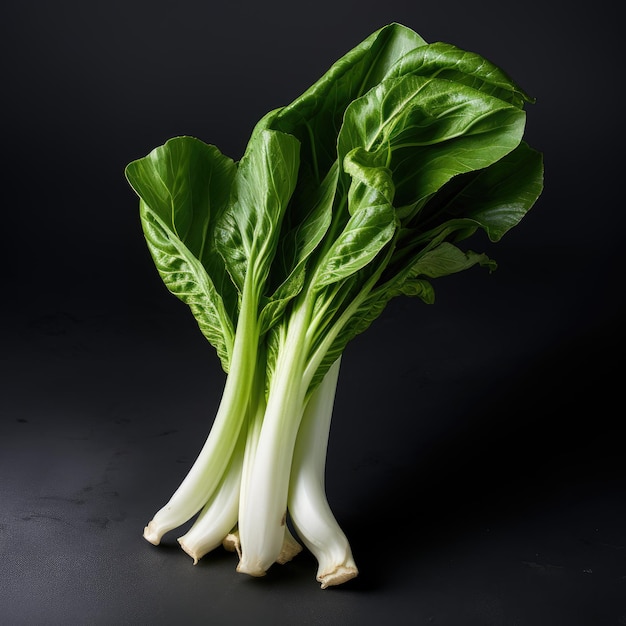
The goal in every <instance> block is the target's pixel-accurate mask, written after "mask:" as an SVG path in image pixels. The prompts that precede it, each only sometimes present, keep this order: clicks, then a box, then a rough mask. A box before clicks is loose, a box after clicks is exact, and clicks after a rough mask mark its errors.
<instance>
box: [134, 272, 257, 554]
mask: <svg viewBox="0 0 626 626" xmlns="http://www.w3.org/2000/svg"><path fill="white" fill-rule="evenodd" d="M244 290H245V291H244V294H243V297H242V306H241V311H240V314H239V321H238V324H237V333H236V335H235V343H234V345H233V353H232V357H231V363H230V372H229V374H228V376H227V377H226V384H225V385H224V393H223V395H222V399H221V402H220V405H219V408H218V410H217V414H216V416H215V420H214V422H213V425H212V427H211V431H210V432H209V436H208V437H207V440H206V442H205V444H204V446H203V447H202V450H201V451H200V454H199V455H198V458H197V459H196V461H195V462H194V464H193V465H192V467H191V469H190V470H189V472H188V473H187V475H186V476H185V478H184V480H183V481H182V483H181V484H180V486H179V487H178V489H177V490H176V491H175V492H174V494H173V495H172V497H171V498H170V500H169V502H168V503H167V504H166V505H165V506H164V507H163V508H161V509H160V510H159V511H157V513H156V515H155V516H154V518H153V519H152V520H151V521H150V523H149V524H148V525H147V526H146V527H145V529H144V533H143V536H144V538H145V539H146V540H147V541H149V542H150V543H152V544H154V545H158V544H159V543H160V542H161V538H162V537H163V535H164V534H165V533H166V532H168V531H170V530H172V529H174V528H178V527H179V526H181V525H182V524H184V523H186V522H187V521H189V520H190V519H191V518H192V517H193V516H194V515H195V514H196V513H197V512H198V511H200V509H202V507H204V506H205V504H206V503H207V502H208V501H209V499H210V498H211V497H212V495H213V493H214V491H215V490H216V489H217V487H218V486H219V483H220V481H221V480H222V477H223V476H224V473H225V471H226V468H227V466H228V464H229V462H230V460H231V456H232V454H233V451H234V449H235V446H236V445H237V441H238V439H239V436H240V432H241V428H242V426H243V424H244V420H245V416H246V412H247V410H248V404H249V399H250V392H251V390H252V386H253V380H254V374H255V368H256V360H257V353H256V351H257V348H258V343H259V336H258V327H257V319H256V312H257V296H256V295H255V294H254V291H253V285H252V284H251V282H250V281H246V284H245V285H244Z"/></svg>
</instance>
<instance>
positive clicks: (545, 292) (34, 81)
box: [0, 0, 626, 626]
mask: <svg viewBox="0 0 626 626" xmlns="http://www.w3.org/2000/svg"><path fill="white" fill-rule="evenodd" d="M3 6H4V9H3V14H4V16H3V19H2V20H0V31H1V32H0V46H2V64H3V79H2V80H3V94H4V95H3V100H4V108H5V113H4V118H3V119H4V122H5V123H4V129H3V140H4V146H3V147H4V150H3V151H2V158H3V168H2V171H3V178H4V185H3V188H4V189H3V191H4V194H3V220H2V226H1V229H2V230H1V231H0V232H1V233H2V236H3V237H2V239H3V252H4V254H3V262H4V263H3V265H4V268H3V269H4V271H3V281H2V286H3V300H2V302H3V304H2V308H1V312H0V316H1V321H2V326H1V330H0V341H1V344H0V368H1V369H0V503H1V506H0V624H2V625H3V626H4V625H5V624H6V625H9V626H12V625H18V624H25V625H30V624H33V625H39V624H46V625H47V624H52V625H56V624H64V625H65V624H94V625H95V624H98V625H100V624H102V625H108V624H150V625H156V624H164V625H165V624H173V623H185V624H204V623H213V624H247V623H261V624H264V623H270V622H271V623H275V624H295V623H298V624H303V625H313V624H315V625H317V624H350V625H352V624H354V625H361V624H379V623H397V624H418V625H422V624H423V625H430V624H437V625H445V626H474V625H476V626H561V625H563V626H620V625H622V626H623V625H624V624H626V462H625V458H624V443H623V442H624V439H623V436H622V434H621V423H622V421H623V416H622V413H623V410H622V409H621V403H622V396H623V369H624V368H623V354H624V330H623V319H624V296H623V288H624V280H623V269H624V262H623V253H622V250H623V244H622V227H623V225H624V217H623V207H622V204H623V203H622V202H621V201H620V200H619V196H618V193H619V191H620V188H621V186H622V185H621V179H622V176H621V172H620V170H621V161H620V159H619V158H617V157H615V156H613V155H614V147H617V148H619V147H620V145H621V139H622V137H623V130H622V128H621V126H620V120H621V118H622V114H621V102H620V100H619V98H618V95H617V93H618V92H617V87H616V86H617V83H618V82H619V80H620V77H621V73H622V70H621V66H620V63H621V62H620V60H619V59H620V56H619V55H618V42H619V38H618V23H619V22H618V20H617V19H616V16H615V15H613V14H612V13H611V11H610V10H609V9H608V8H605V7H602V5H601V4H598V3H596V4H595V5H593V6H591V5H590V6H589V7H588V8H582V7H581V8H573V7H572V6H570V5H567V4H565V3H564V4H563V7H562V10H559V8H558V7H559V5H558V4H557V5H550V6H552V7H553V13H551V12H547V11H546V4H545V3H540V2H530V3H525V4H515V5H511V6H510V7H509V5H507V4H506V3H505V4H502V3H495V2H493V3H489V2H488V3H483V4H480V5H474V4H471V3H470V4H468V3H462V2H451V3H445V4H440V5H437V6H432V3H431V4H429V5H428V6H423V5H421V4H419V3H415V2H400V1H398V0H391V1H389V2H385V3H383V4H379V3H373V2H344V3H341V2H333V3H318V4H316V5H315V7H313V6H308V5H307V7H306V8H305V9H298V10H297V11H296V10H295V8H294V5H291V4H288V3H284V4H279V3H274V4H265V5H263V6H260V5H256V4H253V3H244V4H241V3H237V4H233V5H232V8H225V7H223V6H220V7H213V6H210V5H209V4H208V3H201V2H177V3H173V4H171V5H169V4H168V5H159V4H155V3H148V2H127V3H123V4H122V3H119V2H112V3H107V4H104V3H102V4H100V3H98V4H81V3H78V2H56V3H43V2H33V3H19V4H18V3H15V2H9V3H5V5H3ZM302 11H304V13H303V12H302ZM390 21H399V22H402V23H404V24H406V25H407V26H410V27H412V28H414V29H415V30H417V31H418V32H420V34H422V35H423V36H424V37H425V38H426V39H427V40H430V41H436V40H443V41H448V42H450V43H455V44H456V45H459V46H461V47H465V48H466V49H470V50H474V51H476V52H480V53H481V54H484V55H485V56H487V57H488V58H490V59H491V60H493V61H495V62H496V63H498V64H499V65H501V66H502V67H503V68H505V69H506V70H507V71H508V72H509V73H510V74H511V75H513V76H514V77H515V78H516V79H517V80H518V81H519V82H520V83H521V84H522V85H523V86H524V87H525V88H526V89H527V90H528V91H529V92H530V93H531V94H532V95H534V96H536V98H537V104H536V105H534V106H533V107H531V108H530V109H529V119H528V130H527V140H528V142H529V143H530V144H531V145H532V146H533V147H535V148H537V149H539V150H542V151H543V152H544V154H545V160H546V188H545V191H544V194H543V196H542V198H541V199H540V201H539V202H538V204H537V205H536V207H535V208H533V210H532V211H531V213H530V214H529V215H528V216H527V217H526V218H525V220H524V222H522V224H521V225H520V226H519V227H517V228H516V229H515V230H514V231H512V232H511V233H509V234H508V235H507V237H505V238H504V239H503V240H502V242H501V243H499V244H498V245H497V247H494V248H493V249H491V248H489V252H490V253H491V254H492V256H494V257H495V258H496V260H497V261H498V263H499V269H498V270H497V271H496V272H495V273H494V274H492V275H489V274H487V273H486V272H482V271H480V270H477V271H470V272H466V273H464V274H461V275H458V276H455V277H449V278H447V279H442V281H441V283H440V284H438V285H437V286H436V288H437V302H436V304H435V305H434V306H429V307H428V306H426V305H423V304H420V303H418V302H417V301H396V302H394V303H392V305H391V306H390V307H389V309H388V310H387V311H386V312H385V314H384V315H383V317H382V318H381V319H380V320H378V322H377V323H376V324H375V325H374V326H373V327H372V328H371V329H369V330H368V331H367V333H365V334H364V335H362V336H360V337H358V338H357V339H356V340H354V342H353V343H352V344H351V345H350V346H349V348H348V350H347V351H346V354H345V357H344V360H343V363H342V371H341V377H340V386H339V392H338V396H337V403H336V407H335V416H334V421H333V429H332V434H331V443H330V447H329V457H328V478H327V488H328V495H329V499H330V502H331V504H332V506H333V509H334V511H335V514H336V516H337V518H338V519H339V520H340V522H341V524H342V526H343V527H344V529H345V531H346V533H347V534H348V536H349V538H350V539H351V543H352V547H353V551H354V554H355V558H356V560H357V564H358V565H359V568H360V575H359V577H358V578H356V579H355V580H353V581H351V582H349V583H347V584H346V585H344V586H342V587H340V588H337V589H329V590H324V591H322V590H320V589H319V586H318V584H317V583H316V582H315V570H316V563H315V561H314V559H313V558H312V557H311V556H310V555H308V554H306V553H303V554H301V555H299V556H298V557H297V559H296V560H294V561H293V562H292V563H290V564H288V565H285V566H282V567H281V566H274V567H273V568H271V569H270V571H269V573H268V575H267V576H266V577H265V578H263V579H251V578H248V577H246V576H243V575H241V574H237V573H236V572H235V565H236V559H235V557H234V556H233V555H232V554H229V553H226V552H223V551H221V550H218V551H216V552H214V553H212V554H211V555H209V556H207V557H205V559H203V560H202V561H200V563H199V564H198V565H197V566H195V567H194V566H193V565H192V562H191V560H190V559H189V557H187V556H186V555H185V554H183V553H182V551H181V550H180V549H179V548H178V547H177V544H176V541H175V536H176V535H177V533H172V535H174V536H173V537H172V536H170V535H168V536H167V539H166V540H165V541H164V544H163V545H162V546H160V547H158V548H157V547H154V546H151V545H149V544H148V543H146V542H145V541H144V540H143V539H142V538H141V531H142V529H143V526H144V525H145V523H146V522H147V521H148V520H149V519H150V518H151V516H152V515H153V514H154V512H155V511H156V510H157V509H158V508H159V507H160V506H162V505H163V504H164V503H165V501H166V500H167V498H168V497H169V495H171V492H172V491H173V490H174V489H175V487H176V486H177V485H178V483H179V481H180V480H181V479H182V477H183V476H184V474H185V472H186V470H187V468H188V467H189V466H190V464H191V463H192V462H193V460H194V458H195V455H196V453H197V451H198V450H199V448H200V446H201V444H202V442H203V441H204V438H205V437H206V435H207V433H208V429H209V427H210V422H211V419H212V416H213V413H214V409H215V407H216V404H217V402H218V401H219V398H220V395H221V391H222V385H223V375H222V373H221V371H220V369H219V364H218V363H217V359H216V357H215V355H214V353H213V351H212V349H211V347H210V346H209V345H208V344H207V343H206V342H205V341H204V340H203V339H202V337H201V336H200V334H199V332H198V330H197V328H196V326H195V323H194V321H193V320H192V319H191V318H190V315H189V313H188V312H187V310H186V309H185V307H184V305H182V304H180V303H179V302H178V301H176V300H175V299H174V298H173V297H172V296H170V295H169V294H168V293H167V292H166V290H165V288H164V287H163V286H162V284H161V283H160V279H159V277H158V276H157V274H156V271H155V270H154V268H153V266H152V262H151V260H150V258H149V256H148V253H147V250H146V247H145V243H144V241H143V239H142V236H141V231H140V227H139V221H138V215H137V203H136V199H135V197H134V195H133V194H132V192H131V191H130V189H129V187H128V185H127V184H126V182H125V181H124V178H123V168H124V166H125V165H126V163H127V162H128V161H130V160H132V159H134V158H137V157H139V156H143V155H144V154H146V153H147V152H148V151H149V150H150V149H152V148H153V147H155V146H156V145H159V144H160V143H162V142H163V141H165V140H166V139H167V138H169V137H171V136H173V135H177V134H191V135H195V136H198V137H200V138H202V139H203V140H205V141H207V142H209V143H215V144H216V145H218V147H220V149H221V150H222V151H223V152H225V153H226V154H229V155H230V156H233V157H237V156H239V155H240V153H241V151H242V149H243V146H244V145H245V142H246V141H247V138H248V135H249V132H250V130H251V128H252V126H253V124H254V123H255V122H256V121H257V119H258V118H259V117H261V116H262V115H263V114H264V113H265V112H266V111H268V110H270V109H272V108H274V107H276V106H279V105H280V104H284V103H286V102H288V101H289V100H291V99H292V98H294V97H295V96H297V95H298V94H299V93H300V92H301V91H302V90H303V89H304V88H306V87H307V86H308V85H309V84H310V83H312V82H313V81H314V80H315V79H317V78H318V76H319V75H321V73H323V71H325V69H326V68H327V67H328V66H329V65H330V64H331V63H332V62H333V61H334V60H335V59H337V58H338V57H339V56H341V55H342V54H343V53H345V52H346V51H347V50H348V49H349V48H351V47H352V46H353V45H356V44H357V43H358V42H359V41H361V40H362V39H363V38H364V37H365V36H367V35H368V34H369V33H370V32H372V31H373V30H375V29H376V28H378V27H379V26H382V25H383V24H385V23H388V22H390Z"/></svg>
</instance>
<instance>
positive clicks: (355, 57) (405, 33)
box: [272, 23, 426, 181]
mask: <svg viewBox="0 0 626 626" xmlns="http://www.w3.org/2000/svg"><path fill="white" fill-rule="evenodd" d="M423 45H426V42H425V41H424V40H423V39H422V38H421V37H420V36H419V35H418V34H417V33H416V32H414V31H413V30H411V29H409V28H407V27H405V26H402V25H400V24H397V23H392V24H389V25H387V26H385V27H383V28H381V29H379V30H377V31H376V32H374V33H372V34H371V35H370V36H369V37H367V38H366V39H365V40H364V41H362V42H361V43H360V44H358V45H357V46H356V47H354V48H353V49H352V50H350V51H349V52H348V53H347V54H345V55H344V56H343V57H341V58H340V59H338V60H337V61H336V62H335V63H333V65H332V66H331V67H330V69H329V70H328V71H327V72H326V73H325V74H324V75H323V76H322V77H321V78H320V79H319V80H318V81H316V82H315V83H314V84H313V85H312V86H311V87H309V89H307V90H306V91H305V92H304V93H303V94H302V95H301V96H300V97H298V98H296V99H295V100H294V101H293V102H292V103H291V104H289V105H288V106H286V107H284V108H283V109H282V110H281V111H280V112H279V113H278V115H277V116H276V117H275V119H274V121H273V122H272V128H276V129H277V130H281V131H283V132H287V133H290V134H293V135H295V136H296V137H297V138H298V139H299V140H300V142H301V143H302V152H301V158H302V161H303V163H304V164H306V167H307V168H309V169H310V172H311V175H312V176H313V177H314V178H315V179H316V180H317V181H320V180H322V179H323V178H324V176H325V174H326V172H327V171H328V170H329V169H330V167H331V166H332V164H333V163H334V162H335V160H336V158H337V135H338V133H339V129H340V127H341V124H342V120H343V116H344V112H345V110H346V108H347V107H348V106H349V105H350V103H351V102H352V101H353V100H355V99H356V98H358V97H360V96H362V95H363V94H364V93H366V92H367V91H368V90H369V89H371V88H372V87H374V86H375V85H377V84H378V83H379V82H380V81H381V80H382V78H383V77H384V76H385V74H386V73H387V72H388V71H389V70H390V68H391V67H392V66H393V65H394V63H396V61H397V60H398V59H400V58H402V57H403V56H404V55H405V54H406V53H407V52H408V51H409V50H413V49H414V48H416V47H419V46H423Z"/></svg>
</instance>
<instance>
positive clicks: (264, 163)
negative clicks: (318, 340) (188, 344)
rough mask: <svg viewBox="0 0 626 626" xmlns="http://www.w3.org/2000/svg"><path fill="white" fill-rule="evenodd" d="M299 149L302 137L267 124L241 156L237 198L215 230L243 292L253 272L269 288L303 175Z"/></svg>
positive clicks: (258, 282) (256, 281)
mask: <svg viewBox="0 0 626 626" xmlns="http://www.w3.org/2000/svg"><path fill="white" fill-rule="evenodd" d="M298 152H299V142H298V140H297V139H295V138H294V137H292V136H291V135H287V134H285V133H280V132H277V131H274V130H268V129H263V130H260V131H258V132H257V133H254V134H253V136H252V139H251V141H250V143H249V144H248V147H247V149H246V152H245V154H244V156H243V158H242V159H241V161H240V162H239V167H238V169H237V174H236V176H235V180H234V186H233V196H232V198H231V204H230V206H229V208H228V209H227V210H226V211H225V212H224V213H223V214H222V216H221V219H220V220H219V222H218V224H217V225H216V229H215V232H216V243H217V248H218V250H219V251H220V253H221V255H222V256H223V258H224V261H225V263H226V267H227V268H228V271H229V273H230V276H231V278H232V280H233V282H234V283H235V285H237V288H238V290H239V292H240V293H242V292H243V285H244V282H245V280H246V276H247V275H248V273H250V274H251V275H250V280H252V281H253V284H254V285H256V286H258V288H259V289H260V290H263V289H264V288H265V281H266V279H267V277H268V275H269V272H270V265H271V263H272V260H273V258H274V254H275V251H276V247H277V245H278V238H279V234H280V230H281V224H282V219H283V216H284V213H285V209H286V207H287V204H288V202H289V199H290V197H291V194H292V193H293V190H294V188H295V184H296V180H297V174H298V166H299V158H298ZM260 295H261V293H259V296H260Z"/></svg>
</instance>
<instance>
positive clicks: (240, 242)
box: [125, 23, 543, 588]
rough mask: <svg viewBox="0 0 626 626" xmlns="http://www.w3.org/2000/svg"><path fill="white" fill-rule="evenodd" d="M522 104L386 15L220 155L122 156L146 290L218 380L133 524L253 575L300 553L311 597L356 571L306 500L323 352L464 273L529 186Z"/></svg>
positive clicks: (331, 382) (201, 151) (200, 150)
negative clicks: (474, 241) (206, 355)
mask: <svg viewBox="0 0 626 626" xmlns="http://www.w3.org/2000/svg"><path fill="white" fill-rule="evenodd" d="M532 102H533V99H532V98H531V97H530V96H529V95H528V94H527V93H526V92H525V91H524V90H523V89H521V87H519V86H518V85H517V84H516V83H515V82H514V81H513V80H512V79H511V78H510V77H509V76H508V75H507V74H505V73H504V72H503V71H502V70H501V69H499V68H498V67H497V66H495V65H493V64H492V63H491V62H489V61H487V60H486V59H484V58H483V57H481V56H479V55H477V54H474V53H471V52H467V51H464V50H461V49H459V48H456V47H455V46H453V45H450V44H445V43H432V44H429V43H427V42H426V41H424V40H423V39H422V38H421V37H420V36H419V35H418V34H417V33H415V32H414V31H412V30H411V29H409V28H406V27H404V26H402V25H400V24H397V23H393V24H389V25H387V26H385V27H383V28H381V29H379V30H377V31H376V32H374V33H373V34H372V35H370V36H369V37H368V38H367V39H365V40H364V41H363V42H362V43H360V44H359V45H357V46H356V47H355V48H353V49H352V50H350V51H349V52H348V53H347V54H346V55H345V56H343V57H342V58H340V59H339V60H338V61H337V62H336V63H335V64H333V65H332V66H331V67H330V69H329V70H328V71H327V72H326V74H324V75H323V76H322V77H321V78H320V79H319V80H318V81H317V82H316V83H314V84H313V85H312V86H311V87H310V88H309V89H308V90H306V91H305V92H304V93H303V94H302V95H301V96H299V97H297V98H296V99H295V100H293V102H291V103H290V104H288V105H286V106H284V107H281V108H279V109H277V110H274V111H271V112H269V113H268V114H266V115H265V116H264V117H263V118H262V119H261V120H260V121H259V122H258V123H257V125H256V126H255V128H254V129H253V132H252V134H251V137H250V140H249V142H248V144H247V147H246V149H245V151H244V154H243V155H242V156H241V158H240V159H239V160H238V161H235V160H233V159H231V158H229V157H227V156H225V155H224V154H222V153H221V152H220V151H219V149H218V148H217V147H216V146H214V145H210V144H206V143H204V142H203V141H201V140H199V139H197V138H194V137H189V136H181V137H174V138H172V139H169V140H168V141H167V142H166V143H165V144H164V145H162V146H159V147H157V148H155V149H154V150H153V151H152V152H150V154H148V155H147V156H145V157H143V158H140V159H138V160H135V161H133V162H131V163H130V164H129V165H128V166H127V167H126V170H125V173H126V177H127V180H128V181H129V183H130V185H131V186H132V188H133V189H134V191H135V192H136V194H137V195H138V196H139V211H140V216H141V224H142V228H143V232H144V235H145V239H146V242H147V245H148V248H149V251H150V253H151V255H152V258H153V259H154V263H155V265H156V268H157V270H158V272H159V274H160V275H161V277H162V279H163V281H164V283H165V285H166V286H167V288H168V289H169V291H171V293H172V294H174V295H175V296H177V297H178V298H179V299H180V300H182V301H183V302H185V303H186V304H187V305H188V306H189V308H190V309H191V312H192V314H193V315H194V317H195V319H196V320H197V323H198V326H199V329H200V331H201V332H202V333H203V335H204V336H205V337H206V339H207V340H208V341H209V342H210V343H211V344H212V345H213V346H214V347H215V350H216V352H217V355H218V357H219V359H220V362H221V365H222V368H223V370H224V372H225V374H226V375H225V385H224V390H223V394H222V398H221V402H220V404H219V407H218V409H217V412H216V415H215V416H214V418H213V420H212V422H210V424H211V427H210V430H209V433H208V437H207V439H206V442H205V443H204V446H203V447H202V449H201V450H200V452H199V454H198V457H197V459H196V461H195V463H194V464H193V466H192V467H191V468H190V469H189V472H188V473H187V475H186V476H185V477H184V479H183V480H182V482H181V484H180V486H179V487H178V489H177V490H176V491H175V493H174V494H173V495H172V496H171V498H170V500H169V501H168V502H167V503H166V504H165V505H164V506H163V507H162V508H161V509H160V510H158V511H157V513H156V514H155V515H154V518H153V519H152V520H151V521H150V522H149V524H148V525H147V526H146V528H145V530H144V536H145V538H146V539H147V540H148V541H150V542H151V543H153V544H155V545H156V544H159V542H160V541H161V539H162V537H163V536H164V535H165V534H166V533H168V532H169V531H172V530H174V529H177V528H179V527H181V526H183V525H184V524H186V523H187V522H191V521H192V520H193V522H192V523H191V525H190V526H189V527H188V530H186V532H184V534H183V535H182V536H180V537H179V539H178V541H179V543H180V545H181V547H182V548H183V550H184V551H185V552H186V553H188V554H189V555H190V556H191V557H192V558H193V560H194V562H197V561H198V559H200V558H202V557H203V556H204V555H205V554H207V553H208V552H210V551H211V550H213V549H215V548H217V547H219V546H224V547H225V548H227V549H229V550H233V551H236V552H237V553H238V557H239V563H238V566H237V569H238V571H240V572H243V573H247V574H250V575H252V576H262V575H264V574H265V573H266V572H267V570H268V569H269V568H270V567H271V566H272V565H273V564H274V563H284V562H286V561H289V560H290V559H291V558H293V557H294V556H295V555H296V554H297V553H298V552H299V551H300V550H301V549H302V546H301V543H302V544H304V545H305V546H306V547H307V548H308V549H309V550H310V551H311V552H312V553H313V554H314V556H315V557H316V559H317V561H318V564H319V567H318V572H317V580H318V581H319V582H320V583H321V586H322V588H326V587H328V586H330V585H337V584H340V583H343V582H345V581H347V580H349V579H351V578H353V577H354V576H356V575H357V566H356V564H355V560H354V558H353V555H352V551H351V547H350V544H349V542H348V540H347V538H346V535H345V534H344V532H343V531H342V530H341V527H340V525H339V523H338V521H337V520H336V518H335V517H334V515H333V513H332V511H331V508H330V505H329V503H328V500H327V498H326V494H325V486H324V481H325V462H326V452H327V443H328V437H329V429H330V422H331V415H332V412H333V402H334V398H335V392H336V386H337V382H338V376H339V366H340V361H341V356H342V353H343V351H344V349H345V348H346V345H347V344H348V342H349V341H350V340H351V339H352V338H353V337H355V336H356V335H357V334H359V333H362V332H363V331H365V330H366V329H367V328H368V327H369V326H370V324H371V323H372V322H373V321H374V320H375V319H376V318H377V317H379V316H380V314H381V313H382V312H383V310H384V309H385V306H386V305H387V303H388V302H389V301H390V300H391V299H392V298H395V297H397V296H401V295H404V296H416V297H418V298H420V299H421V300H422V301H423V302H425V303H432V302H433V301H434V290H433V281H434V279H436V278H439V277H442V276H446V275H450V274H453V273H455V272H459V271H462V270H466V269H468V268H470V267H473V266H483V267H485V268H487V269H488V270H490V271H491V270H493V269H495V267H496V264H495V262H494V261H493V260H492V259H491V258H489V257H488V256H487V255H486V254H485V253H479V252H474V251H472V250H471V249H465V248H463V247H461V246H460V244H461V242H463V241H464V240H466V239H468V238H469V237H471V236H472V235H474V234H475V233H476V232H477V231H483V232H484V233H485V234H486V236H487V238H488V239H489V240H490V241H491V242H497V241H499V240H500V239H501V237H502V236H503V235H504V234H505V233H506V232H507V231H508V230H509V229H511V228H513V227H514V226H515V225H517V224H518V223H519V221H520V220H521V219H522V218H523V217H524V215H525V214H526V213H527V212H528V210H529V209H530V208H531V207H532V206H533V204H534V203H535V202H536V200H537V198H538V197H539V195H540V194H541V191H542V187H543V163H542V155H541V154H540V153H539V152H537V151H535V150H534V149H532V148H531V147H529V146H528V145H527V144H526V143H525V142H524V141H523V134H524V128H525V121H526V119H525V112H524V106H525V105H526V104H528V103H532Z"/></svg>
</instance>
